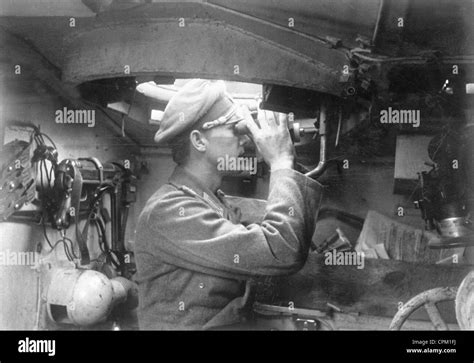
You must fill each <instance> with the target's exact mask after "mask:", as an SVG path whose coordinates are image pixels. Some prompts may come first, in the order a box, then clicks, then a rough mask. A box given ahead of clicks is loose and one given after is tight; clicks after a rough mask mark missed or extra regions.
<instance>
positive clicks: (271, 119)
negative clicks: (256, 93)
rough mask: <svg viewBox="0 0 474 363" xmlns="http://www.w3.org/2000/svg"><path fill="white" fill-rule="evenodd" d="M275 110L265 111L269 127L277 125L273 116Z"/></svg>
mask: <svg viewBox="0 0 474 363" xmlns="http://www.w3.org/2000/svg"><path fill="white" fill-rule="evenodd" d="M275 114H276V113H275V112H272V111H267V112H266V115H267V123H268V126H269V127H270V128H275V127H276V126H277V121H276V120H277V119H276V118H275Z"/></svg>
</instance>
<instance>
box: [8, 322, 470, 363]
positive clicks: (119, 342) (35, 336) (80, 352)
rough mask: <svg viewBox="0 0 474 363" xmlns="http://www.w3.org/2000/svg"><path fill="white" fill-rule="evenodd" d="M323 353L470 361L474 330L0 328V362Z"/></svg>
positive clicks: (278, 357) (280, 356) (292, 356)
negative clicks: (35, 329) (174, 330)
mask: <svg viewBox="0 0 474 363" xmlns="http://www.w3.org/2000/svg"><path fill="white" fill-rule="evenodd" d="M53 341H54V344H53ZM53 346H54V349H53ZM40 350H41V352H39V351H40ZM322 358H324V359H329V360H342V359H346V360H356V359H357V360H361V359H362V360H377V361H386V360H391V361H394V360H399V361H407V360H413V361H417V362H418V361H430V362H433V361H448V360H455V361H469V362H472V361H473V360H474V332H473V331H471V332H463V331H450V332H435V331H433V332H430V331H427V332H413V331H400V332H390V331H373V332H367V331H361V332H359V331H357V332H353V331H352V332H349V331H286V332H285V331H258V332H257V331H203V332H194V331H193V332H184V331H178V332H172V331H168V332H158V331H157V332H153V331H84V330H82V331H2V332H0V362H2V363H4V362H8V361H13V360H15V361H16V360H34V361H38V360H41V361H46V360H48V361H49V360H62V361H68V360H124V359H126V360H133V361H137V360H144V359H152V360H161V359H171V360H183V359H191V360H193V361H194V360H198V359H200V360H202V359H205V360H220V361H222V360H231V359H256V360H289V361H295V360H303V359H305V360H308V359H309V360H312V361H320V359H322Z"/></svg>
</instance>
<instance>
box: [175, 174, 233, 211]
mask: <svg viewBox="0 0 474 363" xmlns="http://www.w3.org/2000/svg"><path fill="white" fill-rule="evenodd" d="M169 183H170V184H172V185H174V186H175V187H177V188H180V189H183V190H186V189H191V191H192V192H194V193H196V194H197V195H198V196H199V197H200V198H202V199H204V200H205V201H206V202H208V203H209V204H211V206H213V207H214V208H215V209H220V210H221V211H223V210H224V208H223V204H222V200H221V198H223V195H224V193H222V191H221V190H217V194H218V195H219V197H217V196H216V195H215V194H214V193H213V192H212V191H211V190H210V189H209V188H208V187H207V186H205V185H204V184H203V183H202V182H201V181H200V180H199V179H198V178H196V176H195V175H193V174H192V173H190V172H189V171H187V170H186V169H184V168H183V167H182V166H180V165H178V166H176V168H175V169H174V171H173V174H172V175H171V177H170V178H169ZM221 214H222V212H221Z"/></svg>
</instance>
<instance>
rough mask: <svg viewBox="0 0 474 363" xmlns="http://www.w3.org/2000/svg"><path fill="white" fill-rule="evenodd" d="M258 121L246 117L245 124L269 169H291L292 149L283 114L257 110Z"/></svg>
mask: <svg viewBox="0 0 474 363" xmlns="http://www.w3.org/2000/svg"><path fill="white" fill-rule="evenodd" d="M257 120H258V123H259V125H260V127H259V126H258V125H257V123H256V122H255V121H254V120H253V119H252V118H247V121H246V124H247V128H248V130H249V131H250V136H251V137H252V139H253V141H254V143H255V146H256V147H257V150H258V151H259V153H260V155H261V156H262V157H263V159H264V160H265V162H266V163H267V164H268V165H269V166H270V168H271V170H272V171H274V170H277V169H292V168H293V160H294V149H293V144H292V143H291V137H290V132H289V131H288V118H287V115H285V114H280V113H276V112H271V111H264V110H260V109H259V110H258V117H257Z"/></svg>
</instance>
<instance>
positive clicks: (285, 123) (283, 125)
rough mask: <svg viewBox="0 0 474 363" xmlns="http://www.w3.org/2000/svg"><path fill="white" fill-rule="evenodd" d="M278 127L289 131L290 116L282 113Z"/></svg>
mask: <svg viewBox="0 0 474 363" xmlns="http://www.w3.org/2000/svg"><path fill="white" fill-rule="evenodd" d="M278 126H279V128H280V129H288V115H287V114H286V113H280V117H279V125H278Z"/></svg>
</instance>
